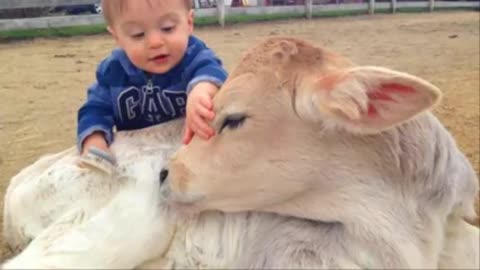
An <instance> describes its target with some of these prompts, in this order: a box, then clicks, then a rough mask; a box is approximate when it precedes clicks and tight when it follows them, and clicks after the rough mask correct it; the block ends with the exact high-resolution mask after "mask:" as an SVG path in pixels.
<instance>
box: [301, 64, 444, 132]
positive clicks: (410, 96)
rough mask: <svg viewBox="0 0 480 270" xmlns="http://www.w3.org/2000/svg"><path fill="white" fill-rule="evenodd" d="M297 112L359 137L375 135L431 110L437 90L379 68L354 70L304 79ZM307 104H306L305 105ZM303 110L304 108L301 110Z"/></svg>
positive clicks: (422, 82)
mask: <svg viewBox="0 0 480 270" xmlns="http://www.w3.org/2000/svg"><path fill="white" fill-rule="evenodd" d="M300 88H301V89H300V91H299V92H301V95H302V96H301V97H300V98H297V103H298V101H302V100H303V102H302V104H297V105H296V106H297V108H296V109H297V111H299V112H304V116H305V117H306V118H309V119H312V118H313V119H322V120H324V121H330V122H333V123H334V124H335V125H339V126H343V127H344V128H346V129H347V130H351V131H355V132H360V133H376V132H380V131H382V130H385V129H388V128H390V127H393V126H396V125H399V124H401V123H402V122H404V121H407V120H409V119H410V118H412V117H414V116H415V115H417V114H419V113H421V112H423V111H425V110H427V109H429V108H431V107H432V106H434V105H435V104H436V103H437V102H438V101H439V100H440V98H441V93H440V90H438V89H437V88H436V87H435V86H433V85H432V84H430V83H429V82H427V81H425V80H423V79H420V78H418V77H415V76H412V75H409V74H406V73H402V72H398V71H393V70H390V69H386V68H380V67H368V66H365V67H356V68H351V69H346V70H338V71H332V72H330V73H327V74H324V75H320V76H313V77H310V78H305V79H304V80H303V82H302V84H301V87H300ZM307 103H308V104H307ZM302 107H303V108H302Z"/></svg>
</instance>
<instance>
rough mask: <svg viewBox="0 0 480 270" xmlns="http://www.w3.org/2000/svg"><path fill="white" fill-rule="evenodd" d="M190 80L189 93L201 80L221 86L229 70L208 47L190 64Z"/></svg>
mask: <svg viewBox="0 0 480 270" xmlns="http://www.w3.org/2000/svg"><path fill="white" fill-rule="evenodd" d="M188 73H189V75H190V76H191V77H190V81H189V83H188V85H187V94H189V93H190V91H191V90H192V89H193V87H194V86H195V85H196V84H198V83H199V82H210V83H212V84H214V85H216V86H217V87H221V86H222V85H223V83H224V82H225V80H226V79H227V75H228V74H227V71H225V69H224V68H223V66H222V61H221V60H220V59H219V58H218V57H217V56H216V55H215V54H214V52H213V51H212V50H210V49H208V48H205V49H203V50H202V51H200V52H199V53H198V54H197V55H196V56H195V58H194V59H193V60H192V62H191V63H190V65H189V72H188Z"/></svg>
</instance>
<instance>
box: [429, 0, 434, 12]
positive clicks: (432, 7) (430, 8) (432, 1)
mask: <svg viewBox="0 0 480 270" xmlns="http://www.w3.org/2000/svg"><path fill="white" fill-rule="evenodd" d="M434 8H435V0H429V1H428V9H429V10H430V12H433V9H434Z"/></svg>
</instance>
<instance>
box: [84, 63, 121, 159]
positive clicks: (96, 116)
mask: <svg viewBox="0 0 480 270" xmlns="http://www.w3.org/2000/svg"><path fill="white" fill-rule="evenodd" d="M98 77H99V74H98V72H97V82H96V83H94V84H93V85H92V86H90V88H89V89H88V93H87V101H86V102H85V103H84V104H83V106H82V107H80V109H79V111H78V119H77V120H78V127H77V147H78V149H79V150H80V151H81V150H82V146H83V142H84V140H85V138H86V137H88V136H89V135H91V134H92V133H94V132H97V131H100V132H103V133H104V134H105V139H106V141H107V143H108V144H109V145H110V144H111V143H112V141H113V126H114V112H113V104H112V98H111V94H110V89H109V87H108V86H107V85H104V84H102V83H101V80H99V79H101V78H98Z"/></svg>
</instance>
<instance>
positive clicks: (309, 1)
mask: <svg viewBox="0 0 480 270" xmlns="http://www.w3.org/2000/svg"><path fill="white" fill-rule="evenodd" d="M312 10H313V0H305V16H306V17H307V19H309V20H310V19H311V18H312Z"/></svg>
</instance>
